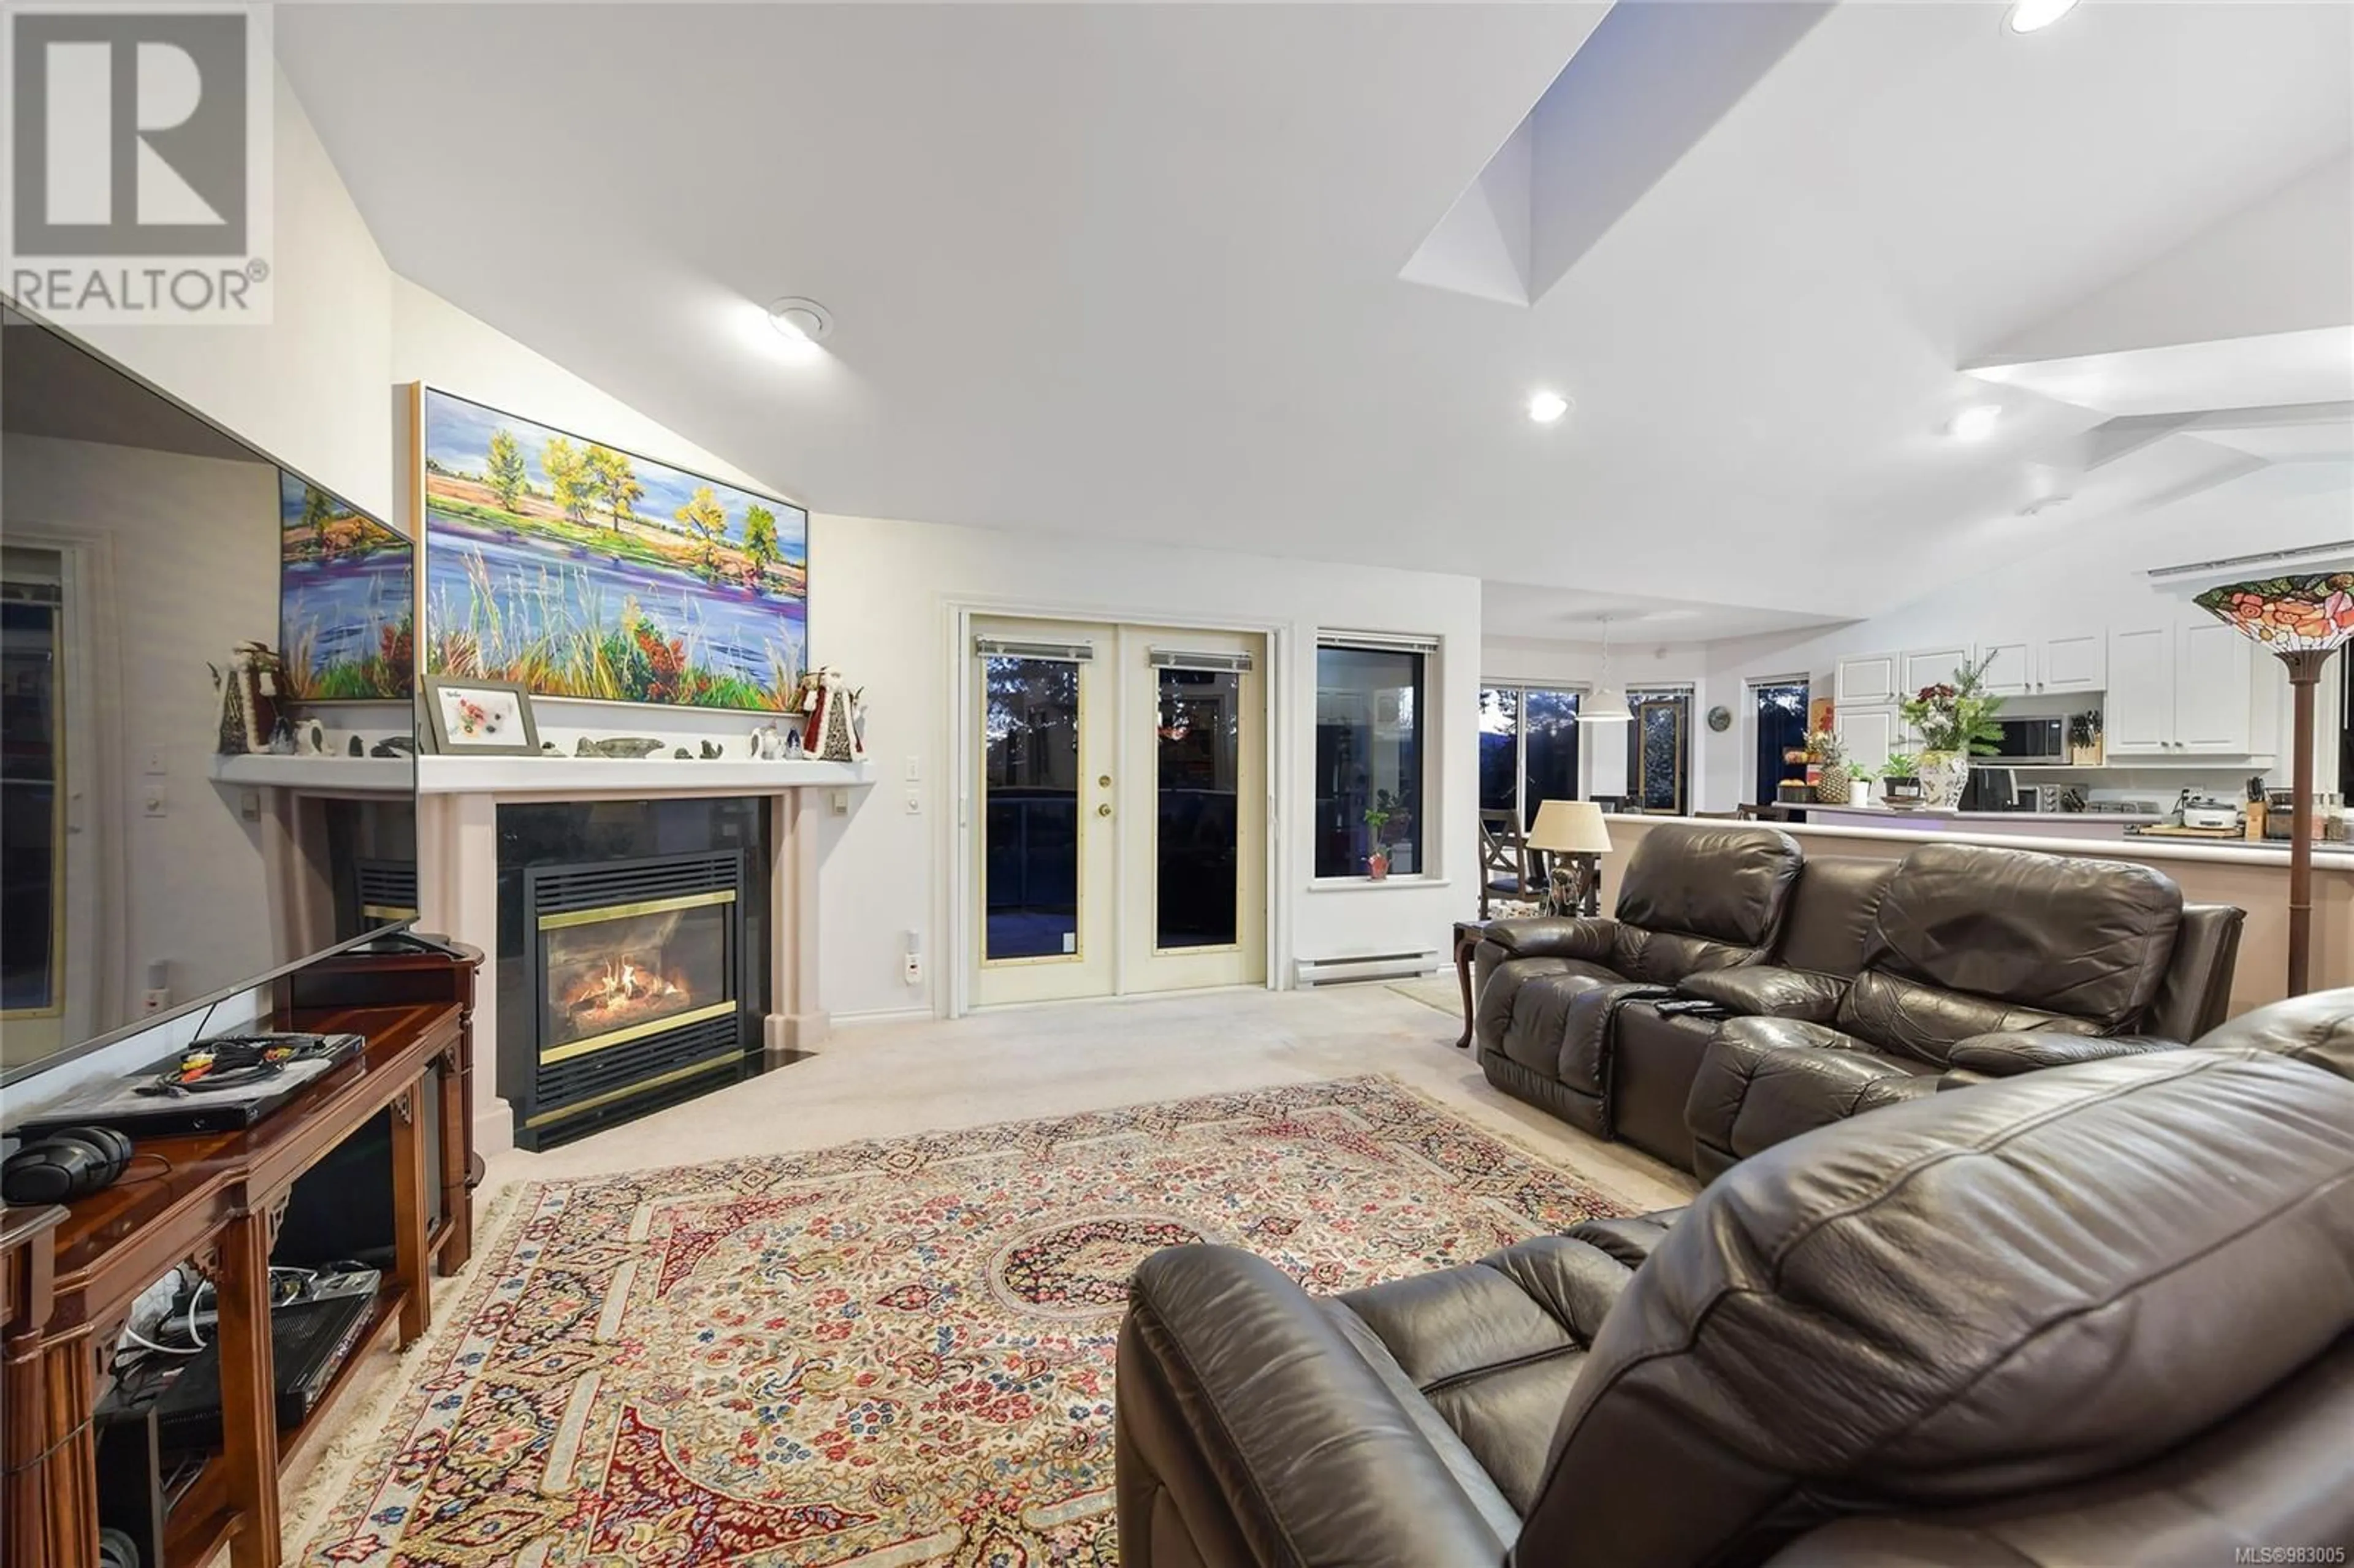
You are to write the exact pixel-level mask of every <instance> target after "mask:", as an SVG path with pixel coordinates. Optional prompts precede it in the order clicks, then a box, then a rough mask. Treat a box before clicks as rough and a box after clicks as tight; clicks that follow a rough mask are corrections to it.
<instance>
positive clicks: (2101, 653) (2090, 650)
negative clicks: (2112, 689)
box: [2035, 631, 2109, 692]
mask: <svg viewBox="0 0 2354 1568" xmlns="http://www.w3.org/2000/svg"><path fill="white" fill-rule="evenodd" d="M2108 654H2109V645H2108V639H2107V638H2105V637H2104V636H2102V635H2101V634H2100V633H2099V632H2097V631H2087V632H2084V633H2082V634H2080V635H2077V636H2074V637H2047V638H2045V639H2044V640H2043V642H2042V646H2041V655H2042V657H2041V659H2040V660H2039V661H2038V662H2037V668H2036V672H2035V681H2036V686H2035V689H2036V690H2037V691H2039V692H2097V691H2100V690H2102V689H2104V688H2105V687H2106V686H2107V685H2108V683H2109V658H2108Z"/></svg>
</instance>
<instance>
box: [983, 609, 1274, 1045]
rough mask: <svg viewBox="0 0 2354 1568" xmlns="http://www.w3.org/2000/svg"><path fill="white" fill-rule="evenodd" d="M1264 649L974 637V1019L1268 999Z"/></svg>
mask: <svg viewBox="0 0 2354 1568" xmlns="http://www.w3.org/2000/svg"><path fill="white" fill-rule="evenodd" d="M1263 643H1264V640H1263V639H1262V638H1260V637H1258V636H1257V635H1255V634H1248V633H1240V632H1210V631H1198V630H1177V629H1174V628H1161V627H1147V626H1113V625H1104V624H1092V623H1083V622H1075V621H1048V620H998V619H991V620H977V621H975V622H974V625H973V646H972V660H971V664H972V669H973V679H974V680H975V682H976V683H977V692H976V700H975V702H974V704H973V708H972V712H973V713H974V715H976V718H977V722H978V726H979V731H980V733H979V734H978V735H977V736H975V737H973V739H974V744H973V746H972V750H973V752H974V754H975V756H976V758H977V771H978V777H977V779H976V780H975V789H974V798H975V800H977V801H978V803H979V809H978V810H977V811H976V812H975V813H974V816H973V821H974V823H975V830H976V831H975V832H973V834H972V843H973V852H972V853H973V856H974V861H975V865H974V871H975V874H974V875H973V876H972V877H971V879H970V880H971V883H972V885H973V889H974V898H973V910H972V914H973V916H974V920H973V932H974V936H973V939H972V941H971V942H970V948H971V950H972V952H973V954H974V963H975V966H976V972H975V974H974V976H973V986H972V1000H973V1001H974V1002H975V1003H976V1004H977V1005H981V1006H991V1005H995V1004H999V1003H1004V1002H1023V1001H1054V1000H1061V999H1066V998H1074V997H1089V996H1116V995H1124V994H1128V993H1131V992H1138V991H1176V990H1186V989H1192V988H1196V987H1205V986H1220V985H1252V984H1259V983H1263V982H1264V981H1265V980H1266V978H1267V938H1266V932H1267V744H1266V739H1267V703H1266V696H1265V692H1266V685H1265V681H1266V673H1265V654H1264V647H1263Z"/></svg>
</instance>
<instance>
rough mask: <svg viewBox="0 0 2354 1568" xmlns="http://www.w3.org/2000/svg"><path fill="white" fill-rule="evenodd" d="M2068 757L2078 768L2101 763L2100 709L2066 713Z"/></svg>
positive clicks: (2096, 765) (2093, 766)
mask: <svg viewBox="0 0 2354 1568" xmlns="http://www.w3.org/2000/svg"><path fill="white" fill-rule="evenodd" d="M2068 759H2069V760H2070V761H2071V762H2073V763H2074V764H2075V765H2076V766H2077V767H2079V768H2098V767H2099V766H2100V765H2101V710H2100V709H2098V708H2087V709H2085V710H2084V712H2083V713H2080V714H2070V715H2068Z"/></svg>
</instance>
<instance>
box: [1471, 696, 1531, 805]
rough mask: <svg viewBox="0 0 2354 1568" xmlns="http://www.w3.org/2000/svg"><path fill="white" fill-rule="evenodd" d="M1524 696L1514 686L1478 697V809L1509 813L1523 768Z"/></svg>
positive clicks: (1514, 801)
mask: <svg viewBox="0 0 2354 1568" xmlns="http://www.w3.org/2000/svg"><path fill="white" fill-rule="evenodd" d="M1520 748H1521V694H1520V692H1519V691H1518V690H1516V689H1515V688H1513V687H1511V686H1488V687H1484V688H1482V689H1481V691H1480V693H1479V809H1480V810H1483V811H1509V810H1511V809H1512V807H1513V805H1514V804H1515V803H1516V800H1515V796H1514V791H1513V786H1514V784H1515V783H1516V782H1517V781H1518V776H1519V773H1520V768H1521V758H1520Z"/></svg>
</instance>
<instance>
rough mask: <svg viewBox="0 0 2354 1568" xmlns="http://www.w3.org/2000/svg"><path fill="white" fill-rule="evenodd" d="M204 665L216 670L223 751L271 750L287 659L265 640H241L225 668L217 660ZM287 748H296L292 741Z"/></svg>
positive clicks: (235, 753) (238, 754) (236, 754)
mask: <svg viewBox="0 0 2354 1568" xmlns="http://www.w3.org/2000/svg"><path fill="white" fill-rule="evenodd" d="M205 668H207V669H208V670H210V671H211V672H212V673H213V685H214V686H215V687H216V688H217V689H218V690H219V692H220V694H221V701H220V728H219V743H218V745H219V750H220V754H221V755H222V756H224V757H246V756H251V755H252V754H254V753H256V752H264V751H268V750H269V749H270V738H271V737H272V736H274V735H275V734H276V733H277V730H278V720H279V714H278V694H279V691H280V678H281V676H282V675H284V674H285V673H286V662H285V661H284V660H282V659H281V658H280V657H279V656H278V655H277V654H276V653H275V652H272V651H271V650H270V645H269V644H268V643H266V642H240V643H239V644H238V645H237V646H236V647H234V648H232V649H230V650H229V654H228V667H227V668H226V669H224V668H222V667H221V666H220V665H218V664H207V665H206V666H205ZM287 749H288V750H290V751H291V750H292V749H293V748H292V746H291V745H290V746H289V747H288V748H287Z"/></svg>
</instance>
